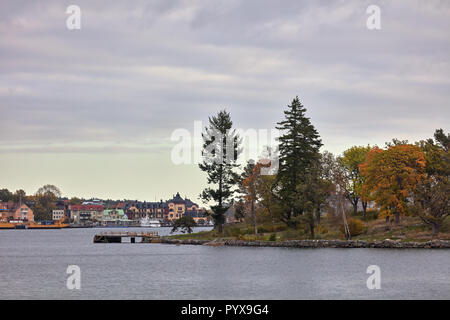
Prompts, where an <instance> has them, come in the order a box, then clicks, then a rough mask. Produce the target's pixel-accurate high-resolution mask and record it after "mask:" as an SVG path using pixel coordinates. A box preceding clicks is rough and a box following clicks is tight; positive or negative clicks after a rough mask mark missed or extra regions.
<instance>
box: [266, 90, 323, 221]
mask: <svg viewBox="0 0 450 320" xmlns="http://www.w3.org/2000/svg"><path fill="white" fill-rule="evenodd" d="M305 112H306V108H305V107H304V106H303V105H302V104H301V102H300V101H299V99H298V96H297V97H295V99H294V100H292V103H291V105H289V106H288V110H286V111H284V115H285V119H284V120H283V121H281V122H278V123H277V124H278V127H277V129H279V130H280V134H281V135H280V137H279V139H278V141H279V153H280V156H279V170H278V174H277V180H276V182H275V188H274V191H275V192H276V194H277V195H278V197H279V199H280V200H281V202H282V203H283V204H284V207H285V210H284V215H283V220H284V222H285V223H286V224H288V225H294V227H295V224H296V223H295V221H293V218H294V217H296V216H298V215H301V214H303V212H304V211H305V209H306V202H309V201H308V199H306V197H305V196H306V194H303V192H302V191H301V190H305V187H306V189H307V184H308V182H310V181H311V174H313V171H314V168H315V167H316V165H317V162H318V161H319V159H320V154H319V149H320V147H321V146H322V141H321V140H320V136H319V134H318V132H317V131H316V129H315V128H314V126H313V125H312V124H311V122H310V120H309V118H307V117H306V116H305ZM301 186H304V187H303V188H302V187H301Z"/></svg>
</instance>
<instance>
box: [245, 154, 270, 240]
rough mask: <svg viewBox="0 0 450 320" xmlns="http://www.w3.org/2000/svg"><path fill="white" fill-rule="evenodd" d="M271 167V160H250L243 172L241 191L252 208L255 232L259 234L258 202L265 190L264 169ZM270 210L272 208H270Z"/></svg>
mask: <svg viewBox="0 0 450 320" xmlns="http://www.w3.org/2000/svg"><path fill="white" fill-rule="evenodd" d="M269 167H270V162H267V161H266V160H265V159H262V160H260V161H258V162H257V163H256V164H255V162H254V161H253V160H249V161H248V163H247V166H246V167H245V168H244V172H243V173H242V181H241V188H240V192H241V193H242V195H243V200H244V201H245V203H247V204H248V207H249V208H250V215H251V217H252V220H253V226H254V230H255V234H258V221H257V216H256V203H257V202H259V201H260V199H261V194H260V192H264V191H265V190H264V189H263V186H264V185H265V182H264V180H263V177H264V175H263V170H264V169H265V168H269ZM269 210H270V209H269Z"/></svg>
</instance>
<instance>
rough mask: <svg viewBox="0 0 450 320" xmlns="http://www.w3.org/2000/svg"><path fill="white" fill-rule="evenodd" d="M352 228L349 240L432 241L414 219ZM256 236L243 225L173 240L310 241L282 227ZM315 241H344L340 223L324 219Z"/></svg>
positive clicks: (449, 227)
mask: <svg viewBox="0 0 450 320" xmlns="http://www.w3.org/2000/svg"><path fill="white" fill-rule="evenodd" d="M352 220H353V221H355V222H354V228H353V230H352V233H353V236H352V240H364V241H379V240H385V239H391V240H400V241H401V242H411V241H417V242H424V241H429V240H431V239H433V237H432V233H431V229H430V228H429V227H428V226H426V225H424V224H423V222H422V221H421V220H420V219H419V218H417V217H402V220H401V222H400V224H399V225H395V224H394V223H392V224H387V223H386V222H385V221H384V220H381V219H376V220H364V219H362V218H361V217H354V218H352ZM258 229H259V230H258V231H259V232H258V235H255V234H254V230H253V226H252V225H250V224H246V223H235V224H227V225H225V226H224V231H223V234H219V233H217V231H216V230H212V231H203V232H198V233H192V234H180V235H173V236H170V238H173V239H181V240H185V239H196V240H214V239H229V240H247V241H254V240H259V241H285V240H306V239H311V236H310V233H309V231H308V230H307V229H304V228H303V227H298V228H297V229H292V228H287V227H286V225H285V224H284V223H274V224H272V223H264V224H261V225H259V226H258ZM315 232H316V236H315V239H322V240H345V236H344V233H343V229H342V226H341V224H340V221H336V220H335V219H328V218H326V217H325V218H323V219H322V221H321V223H320V224H319V225H318V226H317V227H316V230H315ZM437 239H441V240H450V217H449V218H447V219H446V221H445V223H444V225H443V226H442V228H441V231H440V233H439V235H438V237H437Z"/></svg>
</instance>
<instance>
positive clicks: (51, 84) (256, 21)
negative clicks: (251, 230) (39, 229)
mask: <svg viewBox="0 0 450 320" xmlns="http://www.w3.org/2000/svg"><path fill="white" fill-rule="evenodd" d="M69 5H77V6H78V7H79V8H80V10H81V18H80V21H81V24H80V27H81V28H80V29H69V28H68V27H67V20H68V19H69V18H70V16H71V13H70V12H69V13H67V12H66V9H67V7H68V6H69ZM370 5H377V6H378V7H379V8H380V29H375V30H371V29H369V28H368V27H367V20H368V18H369V17H370V16H371V13H367V12H366V10H367V8H368V7H369V6H370ZM449 52H450V1H443V0H440V1H437V0H435V1H432V0H431V1H420V0H415V1H414V0H396V1H375V0H371V1H347V0H346V1H339V0H330V1H321V0H318V1H299V0H283V1H276V0H273V1H272V0H271V1H269V0H245V1H244V0H241V1H238V0H221V1H218V0H192V1H183V0H152V1H116V0H109V1H92V0H89V1H80V0H71V1H60V0H58V1H51V0H48V1H47V0H46V1H31V0H30V1H23V0H14V1H12V0H8V1H6V0H5V1H1V2H0V188H8V189H10V190H12V191H15V190H17V189H24V190H25V191H26V192H27V194H33V193H34V192H36V191H37V189H38V188H39V187H40V186H42V185H44V184H54V185H56V186H58V187H59V188H60V189H61V191H62V194H63V195H65V196H68V197H72V196H78V197H85V198H91V197H99V198H104V199H139V200H146V201H155V200H159V199H164V200H165V199H168V198H170V197H172V196H173V195H174V194H175V193H176V192H180V194H181V195H182V196H187V197H189V198H191V199H193V200H198V195H199V194H200V192H201V191H202V189H203V188H204V187H205V186H206V176H205V174H204V173H202V172H201V171H200V169H199V168H198V166H197V165H196V164H195V163H190V164H176V163H174V161H173V157H172V156H171V155H172V151H173V149H174V146H175V145H176V144H177V142H176V141H173V140H172V139H171V137H172V134H173V133H174V131H175V130H177V129H184V131H187V132H190V133H192V134H193V131H194V123H195V122H199V121H201V122H202V123H203V125H206V124H207V121H208V117H209V116H212V115H214V114H216V113H217V112H218V111H219V110H222V109H226V110H227V111H229V112H230V113H231V117H232V120H233V122H234V125H235V127H237V128H242V129H244V130H249V129H252V130H259V131H258V132H260V131H270V130H271V129H273V128H274V127H275V126H276V123H277V122H278V121H281V120H282V119H283V111H284V110H285V109H286V106H287V105H288V104H289V103H290V102H291V101H292V99H293V98H294V97H295V96H297V95H298V96H299V98H300V100H301V101H302V103H303V104H304V106H305V107H306V108H307V116H308V117H310V118H311V122H312V123H313V125H314V126H315V127H316V129H317V130H318V131H319V134H320V135H321V138H322V142H323V144H324V146H323V148H322V150H328V151H331V152H333V153H335V154H340V153H342V152H343V151H344V150H345V149H347V148H349V147H351V146H354V145H367V144H370V145H379V146H384V144H385V142H387V141H390V140H391V139H392V138H398V139H401V140H404V139H408V140H409V141H418V140H420V139H425V138H429V137H432V135H433V133H434V131H435V129H437V128H443V129H444V130H445V131H446V132H448V129H449V128H448V124H449V123H450V122H449V119H450V54H449ZM261 140H263V138H261Z"/></svg>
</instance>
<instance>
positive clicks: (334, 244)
mask: <svg viewBox="0 0 450 320" xmlns="http://www.w3.org/2000/svg"><path fill="white" fill-rule="evenodd" d="M157 242H159V243H166V244H176V245H181V244H185V245H186V244H187V245H208V246H232V247H272V248H382V249H450V241H446V240H431V241H426V242H400V241H394V240H389V239H386V240H383V241H361V240H348V241H347V240H287V241H245V240H222V239H216V240H212V241H211V240H197V239H183V240H181V239H170V238H167V237H162V238H161V239H159V240H158V241H157Z"/></svg>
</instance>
